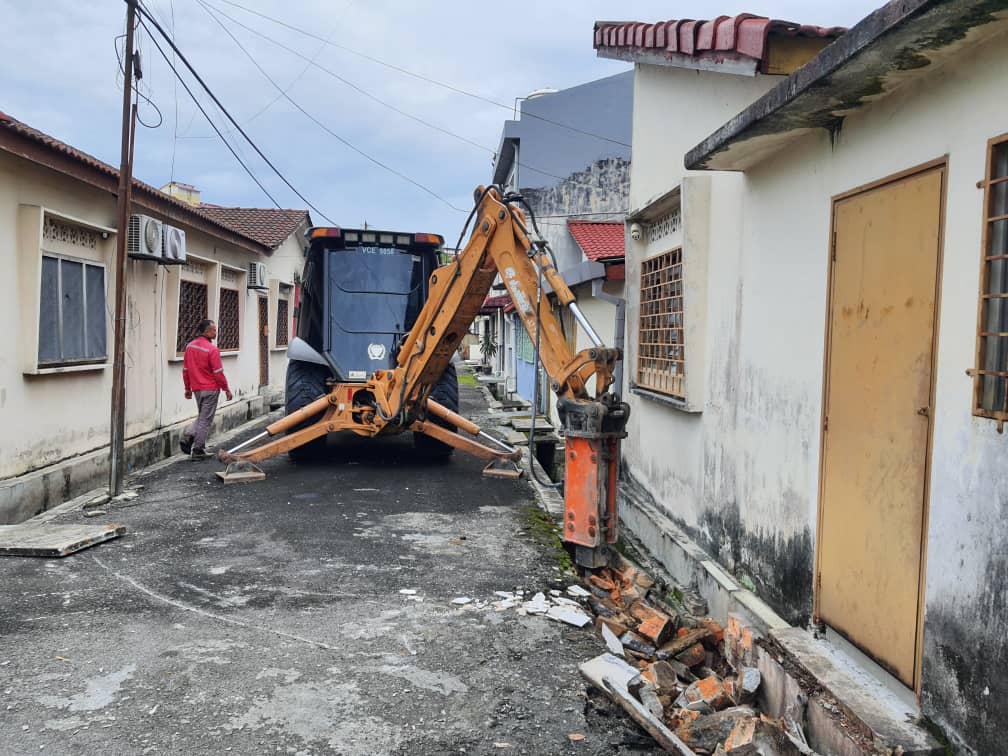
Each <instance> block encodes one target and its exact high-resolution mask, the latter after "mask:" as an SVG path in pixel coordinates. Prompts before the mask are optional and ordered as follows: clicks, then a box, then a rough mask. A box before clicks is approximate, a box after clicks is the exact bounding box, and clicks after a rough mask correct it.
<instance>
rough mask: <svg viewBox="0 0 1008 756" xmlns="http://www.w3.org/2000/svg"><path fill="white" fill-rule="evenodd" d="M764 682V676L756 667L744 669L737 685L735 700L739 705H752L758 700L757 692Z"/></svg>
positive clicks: (739, 675) (740, 673)
mask: <svg viewBox="0 0 1008 756" xmlns="http://www.w3.org/2000/svg"><path fill="white" fill-rule="evenodd" d="M762 682H763V675H761V674H760V671H759V670H758V669H757V668H756V667H742V669H741V671H740V672H739V674H738V680H737V681H736V683H735V691H736V693H735V698H736V700H737V702H738V703H752V702H753V701H754V700H756V691H757V690H759V686H760V684H761V683H762Z"/></svg>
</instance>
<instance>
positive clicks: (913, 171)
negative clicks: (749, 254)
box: [812, 154, 949, 699]
mask: <svg viewBox="0 0 1008 756" xmlns="http://www.w3.org/2000/svg"><path fill="white" fill-rule="evenodd" d="M948 162H949V160H948V155H947V154H946V155H943V156H942V157H940V158H936V159H934V160H930V161H928V162H926V163H921V164H920V165H916V166H914V167H912V168H907V169H906V170H903V171H899V172H898V173H893V174H891V175H888V176H885V177H884V178H881V179H878V180H876V181H872V182H870V183H867V184H862V185H861V186H858V187H855V188H854V189H850V190H848V191H845V192H841V193H840V194H835V195H833V196H832V197H830V222H829V237H828V238H827V244H826V267H827V271H828V273H827V279H826V318H825V320H826V323H825V329H824V330H825V338H824V340H823V344H824V346H823V386H822V396H821V398H820V405H821V409H820V418H819V431H820V433H819V482H818V483H819V484H818V494H817V497H816V499H817V506H816V544H815V579H814V581H813V589H812V618H813V622H814V623H815V624H817V625H819V624H822V622H821V620H820V618H819V598H820V595H819V593H820V588H821V580H820V575H821V572H820V569H821V563H820V559H821V555H822V554H821V552H822V550H821V549H820V547H819V546H820V539H821V538H822V521H823V504H824V502H823V483H824V481H825V472H826V410H827V401H828V398H829V380H830V357H831V355H832V343H831V342H832V325H833V288H834V275H833V274H834V262H835V261H834V260H833V249H834V242H835V239H836V209H837V205H838V204H839V203H840V202H842V201H843V200H845V199H849V198H851V197H855V196H857V195H859V194H864V193H866V192H870V191H872V190H875V189H879V188H882V187H884V186H888V185H889V184H895V183H898V182H900V181H903V180H904V179H908V178H912V177H914V176H918V175H920V174H923V173H928V172H929V171H935V170H940V171H942V181H941V196H940V198H939V204H938V260H937V269H936V271H935V310H934V318H933V321H932V326H931V327H932V336H931V387H930V391H929V397H928V402H929V407H930V411H929V413H928V428H927V444H926V447H925V458H924V501H923V503H922V506H923V511H922V513H921V515H922V516H921V531H922V532H921V554H920V571H919V575H918V579H917V628H916V632H915V639H914V674H913V679H914V685H913V692H914V694H915V695H916V696H917V698H918V699H920V695H921V660H922V654H923V645H924V644H923V640H924V598H925V588H926V586H925V582H926V578H927V546H928V534H929V532H930V512H931V470H932V457H933V451H934V420H935V398H936V394H935V390H936V387H937V377H938V376H937V370H938V349H939V343H938V336H939V333H940V326H941V291H942V280H943V267H944V261H945V214H946V206H947V202H948ZM855 645H857V644H855ZM857 647H858V648H859V649H860V650H861V651H862V652H864V653H865V654H867V655H868V656H869V657H871V656H872V655H871V653H870V652H868V651H867V650H865V649H864V648H861V646H860V645H858V646H857ZM893 679H894V680H895V679H896V678H895V677H893ZM900 684H902V683H900Z"/></svg>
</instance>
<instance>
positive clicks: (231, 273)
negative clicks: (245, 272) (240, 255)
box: [220, 268, 241, 284]
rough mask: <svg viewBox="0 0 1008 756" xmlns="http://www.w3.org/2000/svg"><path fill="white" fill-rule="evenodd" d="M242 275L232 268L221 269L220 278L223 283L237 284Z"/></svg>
mask: <svg viewBox="0 0 1008 756" xmlns="http://www.w3.org/2000/svg"><path fill="white" fill-rule="evenodd" d="M239 275H241V274H240V273H239V272H238V271H237V270H231V268H221V271H220V277H221V281H222V282H223V283H229V284H237V283H238V276H239Z"/></svg>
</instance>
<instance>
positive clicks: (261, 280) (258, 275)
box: [248, 262, 269, 289]
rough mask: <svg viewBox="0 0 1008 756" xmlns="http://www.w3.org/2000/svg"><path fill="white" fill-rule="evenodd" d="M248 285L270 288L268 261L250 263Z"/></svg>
mask: <svg viewBox="0 0 1008 756" xmlns="http://www.w3.org/2000/svg"><path fill="white" fill-rule="evenodd" d="M248 287H249V288H250V289H268V288H269V281H267V280H266V263H261V262H251V263H249V272H248Z"/></svg>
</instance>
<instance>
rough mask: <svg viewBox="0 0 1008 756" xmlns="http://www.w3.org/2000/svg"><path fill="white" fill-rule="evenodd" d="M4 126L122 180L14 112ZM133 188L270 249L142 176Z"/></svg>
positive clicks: (0, 124) (0, 118) (2, 117)
mask: <svg viewBox="0 0 1008 756" xmlns="http://www.w3.org/2000/svg"><path fill="white" fill-rule="evenodd" d="M0 129H5V130H6V131H8V132H10V133H12V134H16V135H18V136H20V137H23V138H25V139H28V140H29V141H30V142H32V143H34V144H36V145H39V146H40V147H42V148H44V149H46V150H49V151H50V152H52V153H55V154H58V155H60V156H63V157H65V158H69V159H70V160H72V161H74V162H75V163H78V164H80V165H83V166H86V167H87V168H90V169H93V170H95V171H98V172H99V173H101V174H104V175H105V176H107V177H109V178H112V179H114V180H115V181H118V180H119V169H118V168H113V167H112V166H111V165H109V164H108V163H105V162H103V161H101V160H99V159H98V158H96V157H94V156H93V155H89V154H88V153H86V152H84V151H83V150H79V149H77V148H76V147H71V146H70V145H69V144H67V143H66V142H61V141H60V140H59V139H56V138H55V137H52V136H50V135H48V134H46V133H44V132H41V131H39V130H38V129H34V128H32V127H31V126H29V125H28V124H26V123H23V122H21V121H19V120H17V119H16V118H14V117H12V116H10V115H7V114H6V113H4V112H3V111H0ZM22 156H23V157H28V158H29V159H31V157H30V155H22ZM133 192H134V193H137V192H140V193H143V194H145V195H148V196H150V197H152V198H154V199H156V201H157V202H158V203H161V206H162V207H167V208H170V209H171V211H173V212H174V213H176V214H181V215H183V216H186V215H188V216H190V217H193V218H194V219H196V218H198V219H199V221H201V222H202V223H203V224H206V225H209V226H210V227H211V228H217V229H219V230H220V231H221V232H225V233H227V234H228V235H229V236H231V238H233V235H235V234H237V235H238V236H240V237H242V238H243V239H245V240H246V243H252V244H254V245H255V246H256V248H261V247H266V249H267V250H268V249H270V247H269V246H268V245H266V244H264V243H263V242H262V241H260V240H259V239H257V238H256V237H255V236H252V235H249V234H246V233H244V232H242V231H241V230H239V229H237V228H235V227H234V226H231V225H229V224H227V223H224V222H223V221H222V220H219V219H218V218H216V217H213V216H211V215H209V214H207V213H206V212H205V211H204V210H203V209H201V208H197V207H194V206H192V205H190V204H188V203H187V202H183V201H182V200H179V199H176V198H175V197H172V196H171V195H170V194H166V193H165V192H162V191H161V190H160V189H157V188H155V187H153V186H151V185H150V184H146V183H144V182H143V181H140V180H139V179H136V178H134V179H133ZM280 212H290V211H280ZM293 212H304V211H293ZM259 251H260V252H262V251H266V250H263V249H259Z"/></svg>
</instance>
